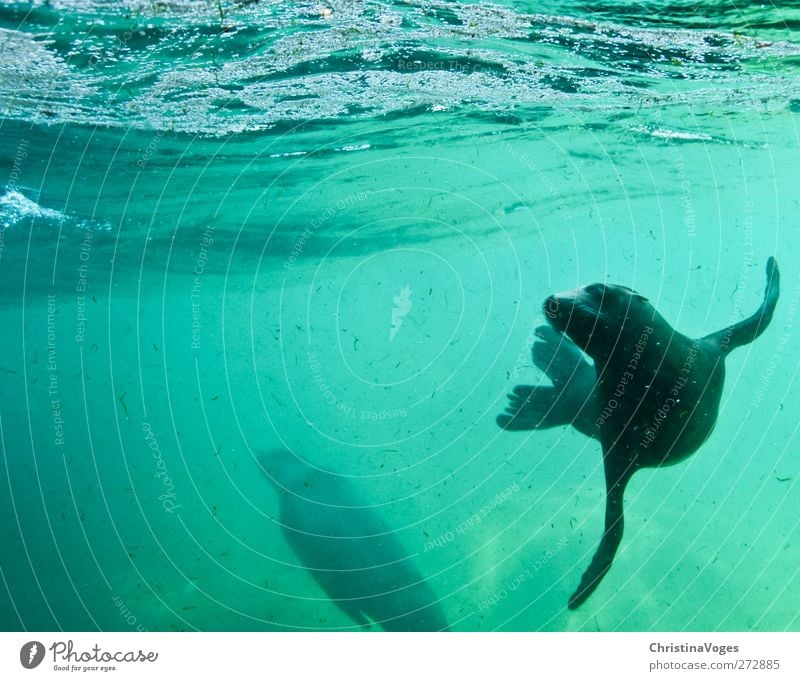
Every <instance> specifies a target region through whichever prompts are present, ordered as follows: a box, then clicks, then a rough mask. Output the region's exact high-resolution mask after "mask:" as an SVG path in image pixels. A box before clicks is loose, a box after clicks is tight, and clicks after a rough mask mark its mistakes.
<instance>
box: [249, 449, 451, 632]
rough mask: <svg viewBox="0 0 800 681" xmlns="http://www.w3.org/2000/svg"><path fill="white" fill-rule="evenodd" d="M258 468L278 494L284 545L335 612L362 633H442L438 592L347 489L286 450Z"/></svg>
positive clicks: (369, 509) (379, 520)
mask: <svg viewBox="0 0 800 681" xmlns="http://www.w3.org/2000/svg"><path fill="white" fill-rule="evenodd" d="M258 462H259V464H260V466H261V469H262V471H263V472H264V474H265V475H266V477H267V479H268V480H269V481H270V482H271V483H272V484H273V486H274V487H275V488H276V490H277V491H278V494H279V496H280V522H281V526H282V531H283V535H284V537H285V538H286V541H287V542H288V544H289V546H291V547H292V549H293V550H294V552H295V553H296V554H297V556H298V558H300V560H301V561H302V562H303V565H304V566H305V568H306V569H307V570H309V571H310V573H311V575H312V576H313V577H314V579H315V580H316V581H317V583H318V584H319V585H320V586H321V587H322V588H323V589H324V590H325V592H326V593H327V594H328V596H329V597H330V599H331V600H332V601H333V602H334V603H335V604H336V605H337V606H339V608H341V609H342V610H343V611H344V612H345V613H346V614H347V615H349V616H350V617H351V618H352V619H353V620H355V621H356V622H357V623H358V624H359V625H361V626H362V627H364V628H367V627H369V626H370V624H371V623H372V622H375V623H377V624H379V625H380V626H381V627H382V628H383V629H384V630H386V631H445V630H447V620H446V618H445V615H444V612H443V611H442V608H441V606H440V605H439V600H438V599H437V597H436V594H435V593H434V592H433V590H432V589H431V587H430V586H429V585H428V583H427V582H426V581H425V579H424V578H423V577H422V575H421V574H420V573H419V571H418V570H417V568H416V566H415V565H414V562H413V560H412V559H411V557H410V556H409V554H408V553H407V552H406V551H405V550H404V548H403V546H402V544H401V543H400V540H399V539H398V538H397V537H396V536H395V534H394V533H393V532H392V530H391V528H390V527H389V526H388V525H387V523H386V522H385V520H384V519H383V516H382V515H381V514H380V513H379V511H378V510H377V509H375V508H373V507H371V506H370V505H369V503H368V501H367V500H366V499H364V498H363V497H362V496H361V495H359V494H358V493H357V491H356V489H355V488H354V486H353V485H352V484H350V483H349V482H348V481H347V480H346V479H345V478H343V477H342V476H339V475H334V474H333V473H329V472H327V471H323V470H320V469H318V468H315V467H314V466H312V465H311V464H309V463H308V462H306V461H304V460H303V459H301V458H300V457H298V456H297V455H296V454H293V453H292V452H290V451H288V450H285V449H275V450H272V451H270V452H267V453H264V454H260V455H259V457H258Z"/></svg>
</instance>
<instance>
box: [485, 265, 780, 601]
mask: <svg viewBox="0 0 800 681" xmlns="http://www.w3.org/2000/svg"><path fill="white" fill-rule="evenodd" d="M779 289H780V273H779V271H778V264H777V263H776V262H775V259H774V258H769V260H768V261H767V285H766V289H765V291H764V301H763V303H762V304H761V307H760V308H759V309H758V310H757V311H756V312H755V314H753V315H752V316H750V317H748V318H747V319H745V320H743V321H741V322H739V323H737V324H732V325H731V326H728V327H726V328H724V329H722V330H721V331H717V332H716V333H712V334H710V335H708V336H705V337H703V338H699V339H692V338H689V337H687V336H684V335H683V334H681V333H678V332H677V331H675V329H673V328H672V327H671V326H670V325H669V323H668V322H667V321H666V320H665V319H664V318H663V317H662V316H661V315H660V314H659V313H658V311H657V310H656V309H655V308H654V307H653V306H652V305H651V304H650V303H649V301H648V300H647V298H645V297H644V296H641V295H639V294H638V293H636V291H633V290H632V289H629V288H627V287H625V286H616V285H606V284H590V285H588V286H583V287H581V288H578V289H575V290H574V291H568V292H566V293H559V294H556V295H552V296H549V297H548V298H547V299H546V300H545V301H544V305H543V311H544V313H545V315H546V316H547V319H548V321H549V323H550V327H540V328H539V329H537V336H538V340H537V342H536V343H535V344H534V346H533V359H534V363H535V364H536V366H538V367H539V368H540V369H542V370H543V371H544V372H545V374H546V375H547V376H548V377H549V378H550V379H551V381H552V382H553V387H547V386H545V387H534V386H524V385H520V386H516V387H515V388H514V391H513V393H512V394H511V395H509V400H510V404H509V407H508V408H507V409H506V413H504V414H501V415H500V416H498V417H497V422H498V425H500V427H502V428H505V429H507V430H536V429H541V428H550V427H553V426H557V425H567V424H571V425H573V426H575V427H576V428H577V429H578V430H579V431H580V432H582V433H584V434H586V435H589V436H590V437H594V438H596V439H597V440H599V441H600V444H601V445H602V449H603V468H604V471H605V479H606V515H605V529H604V532H603V537H602V540H601V541H600V546H599V547H598V549H597V551H596V553H595V555H594V557H593V558H592V561H591V564H590V565H589V568H588V569H587V570H586V572H585V573H584V574H583V577H582V578H581V582H580V585H579V586H578V588H577V590H576V591H575V593H573V594H572V596H571V597H570V599H569V608H570V609H571V610H572V609H575V608H577V607H578V606H580V605H581V604H582V603H583V602H584V601H585V600H586V599H587V598H588V597H589V596H590V595H591V594H592V592H593V591H594V590H595V589H596V588H597V586H598V584H599V583H600V580H601V579H602V578H603V576H604V575H605V574H606V572H608V570H609V568H610V567H611V563H612V561H613V560H614V555H615V554H616V552H617V548H618V547H619V544H620V541H621V540H622V532H623V525H624V517H623V508H622V501H623V494H624V492H625V487H626V485H627V484H628V482H629V481H630V479H631V476H632V475H633V474H634V473H635V472H636V471H637V470H639V469H640V468H651V467H656V466H669V465H672V464H675V463H678V462H679V461H682V460H683V459H685V458H687V457H688V456H690V455H691V454H693V453H694V452H695V451H697V449H698V448H699V447H700V446H701V445H702V444H703V442H705V440H706V439H707V438H708V436H709V435H710V434H711V431H712V430H713V429H714V425H715V424H716V421H717V414H718V412H719V403H720V398H721V397H722V387H723V384H724V381H725V357H726V356H727V355H728V353H729V352H730V351H731V350H733V349H734V348H738V347H739V346H741V345H746V344H747V343H750V342H752V341H753V340H755V339H756V338H758V336H760V335H761V333H763V331H764V329H766V328H767V326H768V325H769V323H770V321H771V319H772V315H773V312H774V311H775V305H776V304H777V302H778V295H779ZM562 334H563V335H562ZM578 350H581V351H583V352H584V353H586V354H587V355H588V356H589V357H590V358H591V359H593V360H594V368H593V376H590V374H589V368H590V366H591V365H590V364H589V362H588V361H587V360H586V359H585V358H584V357H583V356H582V355H581V353H580V352H578Z"/></svg>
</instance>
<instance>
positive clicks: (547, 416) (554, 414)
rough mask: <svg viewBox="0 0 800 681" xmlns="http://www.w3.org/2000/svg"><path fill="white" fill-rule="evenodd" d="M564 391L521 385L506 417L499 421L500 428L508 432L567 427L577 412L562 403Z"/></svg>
mask: <svg viewBox="0 0 800 681" xmlns="http://www.w3.org/2000/svg"><path fill="white" fill-rule="evenodd" d="M559 394H560V391H559V390H557V389H556V388H551V387H549V386H534V385H518V386H515V387H514V392H513V393H511V394H509V396H508V407H506V413H505V414H500V415H499V416H498V417H497V425H498V426H500V427H501V428H504V429H505V430H539V429H541V428H553V427H555V426H565V425H567V424H569V423H570V421H572V419H573V418H574V417H575V411H574V410H571V409H565V405H566V403H567V401H565V402H559Z"/></svg>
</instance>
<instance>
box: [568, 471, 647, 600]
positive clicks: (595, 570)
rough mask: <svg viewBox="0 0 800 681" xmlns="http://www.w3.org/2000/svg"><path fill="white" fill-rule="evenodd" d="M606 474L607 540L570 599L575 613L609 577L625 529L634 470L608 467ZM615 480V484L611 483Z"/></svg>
mask: <svg viewBox="0 0 800 681" xmlns="http://www.w3.org/2000/svg"><path fill="white" fill-rule="evenodd" d="M605 471H606V521H605V530H604V532H603V538H602V540H601V541H600V546H599V547H598V548H597V551H596V552H595V554H594V557H593V558H592V562H591V563H590V564H589V568H588V569H587V570H586V572H584V573H583V577H581V583H580V585H579V586H578V588H577V589H576V590H575V593H573V594H572V596H570V598H569V606H568V607H569V609H570V610H575V609H576V608H578V607H579V606H581V605H582V604H583V603H584V602H585V601H586V599H587V598H589V596H591V595H592V594H593V593H594V590H595V589H596V588H597V587H598V585H599V584H600V581H601V580H602V579H603V577H604V576H605V574H606V573H607V572H608V571H609V569H610V568H611V563H613V562H614V556H615V555H616V553H617V549H618V548H619V545H620V542H621V541H622V533H623V530H624V527H625V518H624V511H623V508H622V501H623V496H624V494H625V487H626V486H627V484H628V480H630V476H631V473H632V471H631V470H630V469H628V470H626V471H624V472H622V473H621V474H620V473H619V472H618V471H617V469H616V467H615V466H613V465H609V464H608V462H607V463H606V466H605ZM612 480H613V481H614V482H613V483H611V481H612Z"/></svg>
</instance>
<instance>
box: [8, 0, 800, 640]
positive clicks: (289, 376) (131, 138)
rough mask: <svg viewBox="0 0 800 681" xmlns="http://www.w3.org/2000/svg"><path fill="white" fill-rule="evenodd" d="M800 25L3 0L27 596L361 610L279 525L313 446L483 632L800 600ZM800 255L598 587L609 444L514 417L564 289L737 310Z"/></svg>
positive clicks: (263, 613)
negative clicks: (765, 322) (596, 560)
mask: <svg viewBox="0 0 800 681" xmlns="http://www.w3.org/2000/svg"><path fill="white" fill-rule="evenodd" d="M798 26H800V10H798V8H797V7H796V4H795V3H792V2H789V1H788V0H787V1H785V2H772V3H769V4H766V5H763V6H755V5H752V4H751V3H745V2H738V1H737V2H724V3H723V2H711V1H708V0H707V1H706V2H683V1H680V0H675V1H674V2H671V3H666V4H664V3H628V2H622V1H621V0H618V1H617V2H606V3H599V2H569V1H566V0H565V1H562V2H556V1H554V0H551V1H546V2H539V3H532V2H522V1H508V2H495V3H492V4H479V3H467V2H464V3H459V2H444V1H439V0H408V1H406V2H401V1H399V0H398V1H397V2H393V3H389V2H383V3H379V2H369V1H367V2H345V1H329V2H281V3H271V2H242V3H233V2H227V1H224V0H223V1H221V2H219V3H218V2H200V1H198V2H133V1H131V2H123V3H116V2H113V3H112V2H100V1H86V2H48V3H7V2H4V3H2V4H0V111H2V121H1V122H0V140H2V144H1V145H0V183H2V186H0V192H2V196H0V230H2V231H0V239H1V240H0V291H2V295H0V324H2V328H3V336H2V338H3V353H2V357H0V442H1V443H2V452H3V468H2V475H0V478H2V482H0V490H1V491H0V512H2V516H3V518H4V519H5V522H3V523H1V524H0V546H2V547H3V550H2V552H1V553H0V576H1V577H2V586H1V587H0V627H2V628H3V629H4V630H20V629H32V630H53V629H66V630H94V629H102V630H123V631H127V630H137V629H138V630H145V629H148V630H154V631H155V630H194V629H201V630H234V631H237V630H277V629H360V628H361V624H364V623H363V622H361V623H359V622H358V621H357V619H354V617H353V616H352V614H348V612H347V610H346V608H344V607H338V606H337V605H336V603H335V602H333V601H332V600H331V594H330V593H329V591H326V589H325V588H324V587H323V586H322V585H321V583H320V582H319V581H318V580H315V579H314V578H313V574H312V572H311V571H310V570H309V569H308V568H309V567H310V565H309V559H308V557H305V558H304V557H303V552H302V550H299V549H298V544H297V542H302V541H303V540H302V539H297V537H295V538H294V540H292V539H291V536H290V535H289V534H287V533H285V532H282V531H281V527H280V513H281V512H280V509H279V503H280V502H281V500H282V499H283V500H284V501H285V499H286V498H287V497H286V495H297V496H300V497H302V496H310V497H311V498H312V499H313V498H314V493H313V492H312V493H311V494H310V495H308V494H307V492H306V490H307V489H312V490H313V489H314V484H309V481H310V480H311V477H309V476H305V477H304V476H303V475H301V476H300V477H298V478H291V480H289V482H287V484H286V490H285V491H284V492H281V491H279V490H276V488H275V486H273V485H271V484H269V481H268V480H267V479H266V478H265V476H264V475H263V474H262V471H261V469H260V467H259V465H258V463H257V459H256V454H257V453H258V452H263V451H266V450H271V449H273V448H276V447H280V448H283V449H289V450H292V451H293V452H296V453H297V454H298V455H299V456H301V457H303V458H304V459H306V460H307V461H308V462H309V463H308V465H311V466H313V467H316V468H319V469H321V473H319V474H320V475H322V476H323V477H322V478H321V479H323V480H324V479H325V477H324V476H325V475H329V474H335V475H336V476H337V477H338V476H344V479H346V480H347V482H348V490H349V491H348V492H347V498H346V499H343V500H342V502H341V505H343V506H346V507H348V508H350V509H351V511H347V512H345V511H341V510H340V511H341V513H340V515H341V516H342V517H344V518H349V517H352V518H353V519H354V520H353V521H352V522H353V523H354V524H355V525H358V524H359V523H361V524H362V525H363V526H362V527H359V526H356V527H355V528H354V530H353V531H354V532H355V533H356V534H358V533H359V532H362V534H363V533H366V534H367V535H368V534H369V532H371V531H372V530H365V529H364V528H374V527H381V528H388V529H385V530H380V532H384V533H387V534H386V536H387V537H390V538H391V542H389V543H388V544H385V543H380V546H381V547H382V548H380V549H378V550H377V551H378V553H380V554H381V557H382V558H381V560H383V559H384V558H385V559H386V560H392V558H394V559H395V560H397V561H398V562H399V563H402V564H403V565H405V566H410V565H413V570H411V569H410V568H409V569H408V570H406V572H405V573H404V574H407V575H408V574H412V575H417V576H418V577H419V579H420V580H424V581H418V582H417V586H419V585H424V587H425V589H426V593H433V594H435V596H436V600H437V603H436V608H437V613H438V614H437V617H438V616H439V615H442V616H443V617H444V618H445V620H446V622H447V623H448V626H449V628H450V629H452V630H461V631H475V630H479V631H488V630H590V631H595V630H674V631H678V630H784V629H790V630H797V629H799V628H800V614H798V609H797V602H798V598H800V569H798V565H799V564H800V543H798V531H799V530H800V520H798V518H800V513H799V512H798V511H800V484H798V479H799V478H798V468H800V436H798V433H797V412H798V398H797V392H798V388H799V387H800V385H799V384H798V379H797V372H798V367H800V363H798V357H800V355H798V352H797V350H796V348H797V347H798V343H799V342H800V330H798V328H797V314H796V310H797V303H798V300H800V253H799V252H798V251H800V246H799V245H798V239H797V234H798V230H799V229H800V217H798V216H800V212H799V211H798V208H800V206H799V205H798V199H797V186H798V177H800V168H798V158H800V157H798V139H799V137H798V121H799V120H800V119H799V118H798V114H799V113H800V98H798V87H797V84H798V74H799V73H800V71H799V69H800V39H798V33H797V29H798ZM770 255H775V256H776V257H777V258H778V260H779V262H780V265H781V270H782V284H783V290H782V297H781V301H780V303H779V305H778V309H777V312H776V315H775V319H774V320H773V322H772V325H771V326H770V328H769V329H768V330H767V332H766V333H765V334H764V335H763V336H762V337H761V338H759V339H758V340H757V341H756V342H755V343H753V344H752V345H748V346H746V347H744V348H741V349H739V350H737V351H736V352H734V353H733V354H732V355H731V356H730V358H729V359H728V361H727V368H728V380H727V383H726V386H725V392H724V395H723V401H722V409H721V412H720V417H719V420H718V424H717V427H716V430H715V431H714V433H713V435H712V436H711V438H710V439H709V440H708V442H706V444H705V445H704V446H703V447H702V448H701V449H700V450H699V451H698V452H697V453H696V454H695V455H694V456H693V457H692V458H690V459H689V460H688V461H686V462H684V463H682V464H680V465H678V466H674V467H670V468H666V469H662V470H648V471H644V472H641V473H639V474H638V475H637V476H636V477H635V478H634V479H633V481H632V483H631V485H630V486H629V488H628V491H627V495H626V501H627V514H626V515H627V523H626V534H625V538H624V540H623V544H622V547H621V549H620V553H619V554H618V556H617V558H616V560H615V563H614V566H613V568H612V569H611V571H610V572H609V574H608V575H607V576H606V578H605V579H604V581H603V583H602V584H601V585H600V587H599V588H598V590H597V592H596V593H595V594H594V595H593V596H592V597H591V598H590V599H589V600H588V601H587V603H586V604H584V605H583V606H582V607H581V608H579V609H578V610H576V611H573V612H571V611H568V610H567V608H566V603H567V599H568V597H569V595H570V594H571V593H572V591H573V590H574V589H575V587H576V586H577V584H578V582H579V580H580V576H581V574H582V573H583V571H584V569H585V568H586V565H587V563H588V561H589V559H590V557H591V554H592V553H593V552H594V549H595V547H596V544H597V541H598V540H599V537H600V534H601V531H602V520H603V499H604V483H603V475H602V466H601V453H600V447H599V445H598V443H597V442H596V441H594V440H590V439H588V438H586V437H584V436H582V435H580V434H579V433H577V432H576V431H575V430H573V429H569V428H558V429H553V430H547V431H538V432H531V433H522V434H520V433H508V432H504V431H501V430H500V429H499V428H498V427H497V426H496V424H495V416H496V415H497V414H498V413H500V412H501V411H502V410H503V409H504V407H505V405H506V393H507V392H508V391H509V390H510V388H511V387H513V385H514V384H516V383H536V382H538V381H540V380H543V379H542V376H541V375H540V374H539V372H538V371H537V370H536V369H534V368H533V367H532V366H531V361H530V351H529V349H530V344H531V341H532V334H533V329H534V328H535V326H536V325H537V324H540V323H542V322H543V321H544V319H543V315H542V314H541V311H540V310H541V303H542V300H543V299H544V298H545V297H546V296H547V295H549V294H550V293H553V292H555V291H562V290H565V289H570V288H574V287H575V286H577V285H580V284H585V283H589V282H593V281H608V282H615V283H620V284H624V285H627V286H631V287H633V288H635V289H636V290H638V291H640V292H642V293H644V294H645V295H647V296H648V297H649V299H650V300H651V301H652V302H653V304H654V305H655V306H656V307H657V308H658V310H659V311H660V312H661V313H662V314H663V315H664V316H665V317H666V318H667V319H668V320H669V321H670V322H671V323H672V324H673V325H674V326H675V327H676V328H677V329H679V330H681V331H682V332H684V333H686V334H688V335H692V336H702V335H705V334H706V333H709V332H711V331H715V330H717V329H719V328H721V327H723V326H725V325H727V324H730V323H732V322H733V321H736V320H738V319H742V318H744V317H746V316H748V315H749V314H751V313H752V312H753V311H754V310H755V309H756V307H757V306H758V304H759V302H760V300H761V296H762V293H763V286H764V281H763V268H764V263H765V262H766V259H767V257H768V256H770ZM295 464H296V462H295V463H293V464H292V465H295ZM287 465H289V464H287ZM310 470H313V469H310ZM310 475H312V474H310ZM277 477H279V478H280V475H278V476H277ZM287 479H288V478H287ZM321 484H323V485H324V484H325V483H321ZM323 496H324V495H323ZM294 498H296V497H294ZM328 503H333V504H334V507H335V503H334V502H331V501H330V499H329V500H328ZM353 507H355V508H357V509H362V511H358V512H353V511H352V508H353ZM309 508H313V507H311V506H310V507H309ZM363 509H367V510H363ZM316 512H317V513H319V508H316ZM331 513H334V514H335V513H337V511H333V510H332V511H331ZM322 516H323V517H325V514H324V513H323V514H322ZM312 517H313V516H312ZM331 517H338V516H331ZM340 529H341V528H340ZM378 541H379V540H376V539H375V538H374V536H373V537H372V538H370V537H369V536H367V538H366V539H364V542H363V543H362V544H359V543H357V542H355V543H352V547H356V548H352V549H351V550H352V551H354V552H355V553H357V552H358V551H359V549H358V548H357V547H358V546H363V547H367V548H366V549H365V553H367V554H370V552H371V551H373V550H375V549H374V548H370V547H374V546H376V542H378ZM387 541H388V540H387ZM293 542H294V543H293ZM387 546H388V547H389V548H386V547H387ZM301 548H302V547H301ZM312 548H313V545H312ZM387 555H388V556H389V558H386V556H387ZM362 558H363V556H362ZM368 558H369V555H367V559H368ZM361 567H363V565H362V566H361ZM338 569H341V568H338ZM353 569H356V568H355V567H354V568H353ZM376 569H377V570H378V572H376V573H375V574H376V575H377V577H376V579H377V582H378V584H379V585H381V586H380V588H385V589H386V591H387V592H391V591H392V590H393V589H396V588H399V587H398V586H397V585H395V584H392V578H391V575H392V574H396V572H394V573H393V572H392V571H391V570H388V571H386V572H384V573H381V572H380V569H381V568H380V567H378V568H376ZM381 575H384V577H385V578H384V579H383V581H381V579H382V578H381ZM374 576H375V575H373V577H374ZM348 580H349V581H348ZM338 583H339V584H343V583H347V584H349V585H351V586H352V584H356V585H358V584H360V583H361V581H360V580H358V579H354V578H353V577H352V575H349V576H348V573H347V568H344V569H343V572H342V574H341V578H340V579H339V582H338ZM409 588H413V585H412V587H409ZM371 619H372V620H373V621H375V620H376V618H375V617H372V618H371ZM432 619H436V618H432ZM370 628H371V629H373V630H374V629H380V628H382V627H381V625H380V624H379V623H377V622H374V623H373V624H372V625H371V626H370ZM384 628H390V627H389V626H388V625H384Z"/></svg>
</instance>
